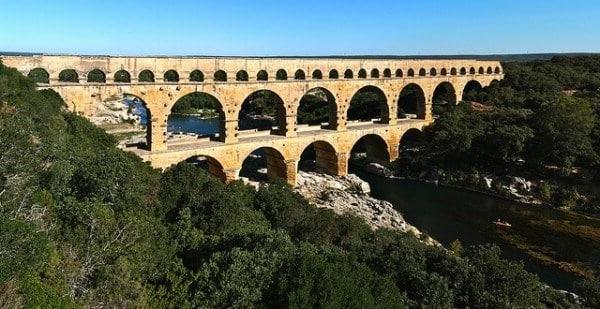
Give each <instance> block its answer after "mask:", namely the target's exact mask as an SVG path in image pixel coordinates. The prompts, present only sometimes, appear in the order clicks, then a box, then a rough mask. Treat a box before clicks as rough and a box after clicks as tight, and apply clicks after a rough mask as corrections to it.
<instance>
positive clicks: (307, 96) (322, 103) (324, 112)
mask: <svg viewBox="0 0 600 309" xmlns="http://www.w3.org/2000/svg"><path fill="white" fill-rule="evenodd" d="M296 115H297V116H296V117H297V119H296V121H297V123H298V124H299V125H308V126H317V125H319V126H321V125H324V124H325V123H326V125H325V126H324V128H327V129H335V126H336V123H337V105H336V101H335V96H334V95H333V93H331V91H329V90H328V89H327V88H323V87H315V88H312V89H310V90H308V91H306V92H305V93H304V95H303V96H302V98H301V99H300V103H299V104H298V110H297V112H296Z"/></svg>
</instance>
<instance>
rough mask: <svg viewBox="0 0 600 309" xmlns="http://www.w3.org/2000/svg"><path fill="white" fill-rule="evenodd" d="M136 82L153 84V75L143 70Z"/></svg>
mask: <svg viewBox="0 0 600 309" xmlns="http://www.w3.org/2000/svg"><path fill="white" fill-rule="evenodd" d="M138 82H142V83H153V82H154V73H152V71H150V70H143V71H141V72H140V74H138Z"/></svg>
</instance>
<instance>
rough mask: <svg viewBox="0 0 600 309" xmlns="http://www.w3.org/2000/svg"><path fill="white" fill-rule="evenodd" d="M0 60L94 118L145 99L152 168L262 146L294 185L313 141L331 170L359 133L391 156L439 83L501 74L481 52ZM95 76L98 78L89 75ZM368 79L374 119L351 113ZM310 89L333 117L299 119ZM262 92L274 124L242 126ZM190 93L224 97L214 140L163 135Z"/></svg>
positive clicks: (226, 168) (459, 86)
mask: <svg viewBox="0 0 600 309" xmlns="http://www.w3.org/2000/svg"><path fill="white" fill-rule="evenodd" d="M1 59H2V61H3V63H4V64H5V65H7V66H10V67H15V68H17V69H18V70H19V71H20V72H22V73H23V74H25V75H28V74H29V73H30V72H31V71H32V70H34V69H36V68H41V69H43V71H42V72H43V74H46V78H47V81H46V83H40V84H38V86H39V88H50V89H53V90H55V91H56V92H58V93H59V94H60V95H61V96H62V97H63V99H64V100H65V102H67V104H68V106H69V108H70V109H71V110H72V111H74V112H76V113H79V114H81V115H84V116H92V115H93V114H94V112H95V110H96V107H97V106H99V104H101V102H102V101H104V100H106V99H108V98H111V97H112V98H114V97H115V96H123V95H133V96H136V97H138V98H139V99H141V100H142V101H143V102H144V103H145V106H146V108H147V110H148V112H149V114H150V115H151V117H149V118H150V124H149V125H148V134H147V143H146V144H147V147H146V148H145V149H139V148H136V149H132V150H131V151H133V152H135V153H136V154H138V155H139V156H140V157H142V158H143V159H144V160H146V161H150V162H151V164H152V165H153V166H155V167H159V168H165V167H168V166H170V165H173V164H176V163H178V162H180V161H183V160H186V159H189V158H191V157H194V156H205V157H206V158H207V159H208V162H209V171H210V172H211V173H212V174H213V175H215V176H217V177H219V178H221V179H223V180H225V181H230V180H233V179H237V178H238V177H239V172H240V170H241V167H242V163H243V161H244V159H245V158H246V157H247V156H248V155H250V154H251V153H252V152H253V151H255V150H256V149H259V148H263V149H265V153H266V157H267V158H266V159H267V174H268V176H269V177H273V178H283V179H286V180H287V182H288V183H290V184H292V185H294V184H295V183H296V172H297V169H298V162H299V161H300V156H301V154H302V153H303V151H304V150H305V149H306V148H307V147H308V146H309V145H313V146H314V149H315V152H316V161H317V167H318V168H319V169H320V170H322V171H323V172H327V173H330V174H335V175H345V174H346V173H347V165H348V159H349V154H350V152H351V150H352V148H353V147H354V145H355V144H357V143H358V142H359V141H361V143H363V145H364V147H365V148H366V150H367V153H368V155H369V156H375V157H377V158H376V159H379V160H386V161H390V160H394V159H396V158H397V157H398V145H399V144H400V141H401V138H402V137H403V135H404V134H405V133H406V132H407V131H409V130H411V129H421V128H422V127H423V126H425V125H427V124H429V123H430V122H431V121H433V117H432V99H433V94H434V91H435V89H436V87H438V86H439V85H441V84H446V85H450V86H451V88H453V90H454V95H456V98H458V99H460V98H462V95H463V91H464V89H465V87H466V85H467V84H468V83H473V81H476V82H477V83H478V84H479V85H480V86H486V85H489V84H490V83H491V82H492V81H494V80H499V79H502V78H503V73H502V68H501V66H500V63H499V62H497V61H477V60H398V59H335V58H320V59H318V58H241V57H109V56H52V55H37V56H4V57H2V58H1ZM39 71H40V70H38V72H39ZM67 73H70V75H71V76H70V77H69V79H67V78H66V77H65V76H67V75H69V74H67ZM93 74H95V76H96V78H95V79H94V82H89V80H91V79H90V77H91V76H92V75H93ZM73 75H75V76H74V77H73ZM142 75H145V77H144V81H141V79H142ZM98 76H100V80H98ZM73 78H75V79H73ZM408 85H411V87H414V86H415V85H416V86H417V89H419V92H420V96H421V97H422V98H421V100H420V101H419V103H418V106H417V111H416V118H414V117H413V118H412V119H398V117H397V114H398V109H399V108H398V104H399V102H398V101H399V97H400V94H401V92H402V90H403V89H404V88H405V87H406V86H408ZM364 87H370V88H371V89H373V88H374V87H375V89H378V91H380V92H381V93H382V94H383V95H384V96H385V102H384V103H385V104H383V105H384V106H382V111H381V117H380V119H378V120H377V121H368V122H352V121H348V119H347V113H348V108H349V106H350V102H351V100H352V97H353V96H354V95H355V94H356V93H357V92H358V91H359V90H361V89H364ZM314 88H319V89H321V90H323V91H325V92H326V93H328V94H330V95H331V97H332V98H333V99H334V100H333V101H332V102H329V105H330V107H329V111H330V113H329V123H328V124H327V125H325V126H323V127H320V126H316V127H314V126H313V127H307V126H304V125H298V124H297V121H296V119H297V110H298V107H299V103H300V100H301V98H302V97H303V96H304V95H305V94H306V93H307V92H308V91H310V90H311V89H314ZM261 90H269V91H272V92H274V93H275V94H277V95H278V96H279V97H280V99H281V101H282V102H283V103H282V106H279V107H278V113H279V115H278V119H279V120H278V127H277V129H276V130H275V129H274V130H273V131H272V132H269V131H266V132H255V131H240V130H239V129H238V117H239V114H240V110H241V106H242V102H244V100H245V99H246V98H247V97H249V96H250V95H251V94H253V93H256V92H257V91H261ZM193 92H204V93H207V94H210V95H212V96H214V97H215V98H216V99H217V100H218V101H219V102H220V104H221V108H222V115H221V120H222V124H221V127H222V128H221V133H220V136H219V138H218V140H215V139H197V140H193V141H191V142H187V143H181V142H177V141H173V140H168V139H167V118H168V116H169V114H170V112H171V108H172V107H173V105H174V104H175V102H177V100H178V99H180V98H182V97H183V96H185V95H187V94H190V93H193Z"/></svg>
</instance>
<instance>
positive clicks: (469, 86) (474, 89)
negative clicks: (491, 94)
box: [462, 79, 483, 101]
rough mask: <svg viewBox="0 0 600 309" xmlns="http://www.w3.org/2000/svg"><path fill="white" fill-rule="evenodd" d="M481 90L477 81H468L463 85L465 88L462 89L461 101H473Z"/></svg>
mask: <svg viewBox="0 0 600 309" xmlns="http://www.w3.org/2000/svg"><path fill="white" fill-rule="evenodd" d="M482 88H483V86H482V85H481V83H480V82H479V81H477V80H474V79H472V80H470V81H469V82H468V83H466V84H465V86H464V88H463V92H462V94H463V95H462V100H464V101H475V98H476V96H477V93H478V92H479V91H481V89H482Z"/></svg>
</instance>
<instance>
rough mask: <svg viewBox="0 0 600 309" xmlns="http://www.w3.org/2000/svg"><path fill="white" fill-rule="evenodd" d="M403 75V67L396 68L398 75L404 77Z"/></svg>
mask: <svg viewBox="0 0 600 309" xmlns="http://www.w3.org/2000/svg"><path fill="white" fill-rule="evenodd" d="M403 75H404V73H403V72H402V69H397V70H396V77H402V76H403Z"/></svg>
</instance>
